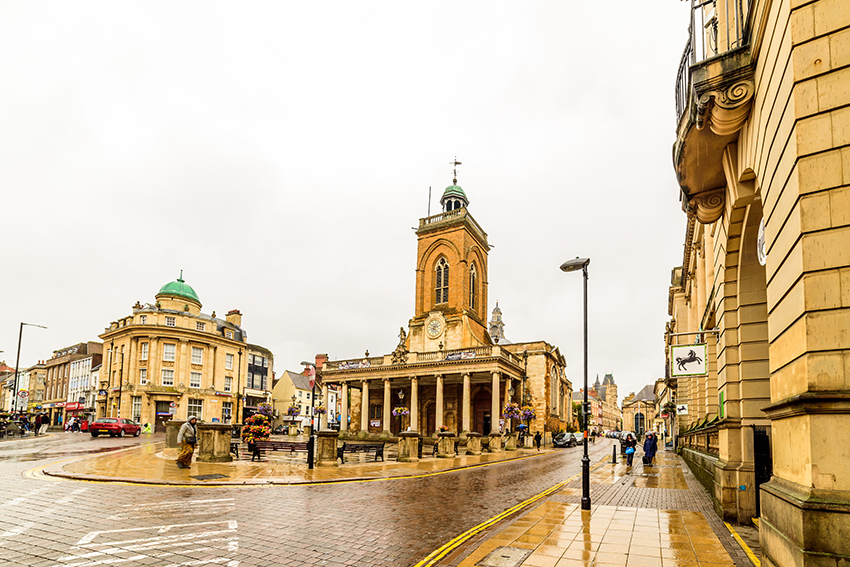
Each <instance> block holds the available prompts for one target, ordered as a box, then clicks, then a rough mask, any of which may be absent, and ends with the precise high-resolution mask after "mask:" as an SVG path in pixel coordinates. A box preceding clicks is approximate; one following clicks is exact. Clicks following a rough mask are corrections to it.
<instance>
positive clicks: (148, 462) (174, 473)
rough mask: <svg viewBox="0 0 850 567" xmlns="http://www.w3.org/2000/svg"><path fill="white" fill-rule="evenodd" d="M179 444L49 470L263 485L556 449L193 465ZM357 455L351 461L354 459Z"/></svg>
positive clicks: (392, 472)
mask: <svg viewBox="0 0 850 567" xmlns="http://www.w3.org/2000/svg"><path fill="white" fill-rule="evenodd" d="M178 452H179V450H178V449H169V448H165V446H164V443H162V442H159V443H148V444H145V445H140V446H138V447H133V448H130V449H123V450H119V451H113V452H110V453H105V454H102V455H97V456H87V457H83V458H77V459H72V460H69V461H65V462H59V463H55V464H52V465H48V466H47V467H45V468H44V469H43V472H44V473H45V474H47V475H51V476H58V477H64V478H71V479H76V480H91V481H112V482H131V483H143V484H165V485H181V486H184V485H257V484H313V483H330V482H345V481H355V480H377V479H385V478H400V477H413V476H421V475H427V474H434V473H438V472H442V471H448V470H453V469H460V468H466V467H475V466H482V465H485V464H492V463H496V462H500V461H507V460H513V459H518V458H531V457H535V456H538V455H543V454H546V453H550V452H551V450H542V451H537V450H535V449H520V450H518V451H502V452H501V453H493V454H489V453H488V454H482V455H476V456H466V455H464V456H460V457H454V458H449V459H438V458H434V457H426V458H423V459H421V460H420V461H419V462H416V463H400V462H398V461H396V460H395V458H394V457H393V455H394V452H393V451H392V450H391V448H390V447H388V450H386V451H385V453H386V454H387V457H386V462H382V461H378V462H374V455H367V454H361V455H353V456H351V457H349V456H348V455H346V464H344V465H340V466H337V467H318V468H315V469H308V468H307V463H306V459H305V457H304V454H303V453H302V454H300V455H297V456H296V457H294V458H285V457H280V456H277V455H275V454H274V453H268V454H267V455H266V456H265V457H264V460H263V461H262V462H253V463H252V462H250V461H234V462H232V463H200V462H197V461H195V462H193V463H192V466H191V468H189V469H180V468H178V467H177V465H176V462H175V461H176V458H177V454H178ZM349 461H351V462H349Z"/></svg>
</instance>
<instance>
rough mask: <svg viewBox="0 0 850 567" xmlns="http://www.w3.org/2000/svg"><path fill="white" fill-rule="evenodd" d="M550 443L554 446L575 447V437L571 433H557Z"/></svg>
mask: <svg viewBox="0 0 850 567" xmlns="http://www.w3.org/2000/svg"><path fill="white" fill-rule="evenodd" d="M552 445H553V446H555V447H575V446H576V439H575V437H574V436H573V434H572V433H566V432H562V433H558V434H557V435H555V437H554V438H553V439H552Z"/></svg>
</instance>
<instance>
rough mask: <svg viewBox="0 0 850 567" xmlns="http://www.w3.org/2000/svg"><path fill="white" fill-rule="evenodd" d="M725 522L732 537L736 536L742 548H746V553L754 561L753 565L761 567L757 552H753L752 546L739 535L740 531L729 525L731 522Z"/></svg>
mask: <svg viewBox="0 0 850 567" xmlns="http://www.w3.org/2000/svg"><path fill="white" fill-rule="evenodd" d="M723 523H724V524H726V528H727V529H728V530H729V531H730V532H732V537H734V538H735V539H736V540H737V541H738V543H739V544H740V545H741V548H742V549H743V550H744V553H746V554H747V557H749V558H750V561H752V562H753V565H755V566H756V567H761V561H759V558H758V557H756V554H755V553H753V550H752V549H750V546H749V545H747V544H746V542H745V541H744V540H743V539H741V536H739V535H738V532H736V531H735V528H733V527H732V526H731V525H729V522H723Z"/></svg>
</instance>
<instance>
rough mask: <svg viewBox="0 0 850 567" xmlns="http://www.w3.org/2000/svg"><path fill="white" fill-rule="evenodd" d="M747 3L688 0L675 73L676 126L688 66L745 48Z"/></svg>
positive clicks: (686, 88)
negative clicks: (683, 40) (687, 20)
mask: <svg viewBox="0 0 850 567" xmlns="http://www.w3.org/2000/svg"><path fill="white" fill-rule="evenodd" d="M750 2H751V0H691V22H690V25H689V28H688V41H687V43H686V44H685V50H684V52H683V53H682V58H681V59H680V60H679V69H678V72H677V74H676V123H678V122H679V121H680V120H681V119H682V115H683V114H684V112H685V109H686V108H687V106H688V98H689V97H690V95H691V86H692V85H691V67H693V66H694V65H697V64H699V63H702V62H703V61H705V60H707V59H710V58H712V57H715V56H717V55H722V54H724V53H726V52H728V51H732V50H734V49H737V48H739V47H741V46H743V45H746V43H747V41H748V40H749V34H748V30H749V26H748V25H747V22H748V19H749V15H750Z"/></svg>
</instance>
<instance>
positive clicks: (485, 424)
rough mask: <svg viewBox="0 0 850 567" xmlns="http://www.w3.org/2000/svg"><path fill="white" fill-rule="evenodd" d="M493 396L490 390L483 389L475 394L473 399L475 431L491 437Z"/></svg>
mask: <svg viewBox="0 0 850 567" xmlns="http://www.w3.org/2000/svg"><path fill="white" fill-rule="evenodd" d="M491 404H492V394H491V390H490V388H487V387H483V388H481V389H480V390H478V392H476V393H475V397H474V398H473V399H472V416H473V426H472V428H473V431H477V432H479V433H481V434H482V435H489V434H490V429H491V427H492V416H491V415H490V412H491V409H492V408H491Z"/></svg>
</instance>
